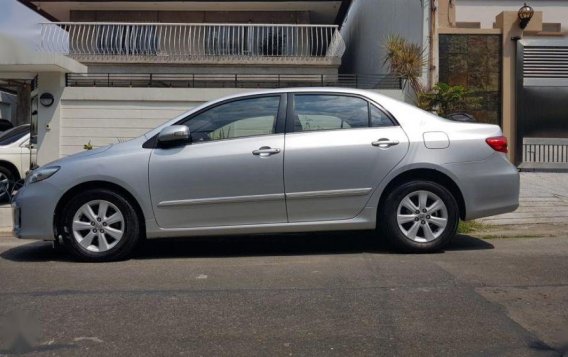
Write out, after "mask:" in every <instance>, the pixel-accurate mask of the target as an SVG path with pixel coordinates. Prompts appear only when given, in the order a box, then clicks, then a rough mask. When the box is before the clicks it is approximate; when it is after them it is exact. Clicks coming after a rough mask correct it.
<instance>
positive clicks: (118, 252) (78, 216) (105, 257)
mask: <svg viewBox="0 0 568 357" xmlns="http://www.w3.org/2000/svg"><path fill="white" fill-rule="evenodd" d="M139 223H140V222H139V219H138V216H137V214H136V211H135V209H134V207H133V206H132V204H131V203H130V202H129V201H128V200H127V199H125V198H124V197H122V196H121V195H119V194H118V193H116V192H113V191H110V190H89V191H86V192H83V193H80V194H78V195H77V196H75V197H73V198H72V199H71V200H70V201H69V202H68V203H67V205H66V206H65V208H64V210H63V224H64V229H63V231H64V233H65V234H64V243H65V247H66V248H67V249H68V250H69V252H70V253H71V254H73V255H74V256H75V257H76V258H78V259H80V260H86V261H112V260H120V259H125V258H127V257H128V256H129V255H130V254H131V253H132V251H133V250H134V248H135V247H136V245H137V243H138V241H139V239H140V224H139Z"/></svg>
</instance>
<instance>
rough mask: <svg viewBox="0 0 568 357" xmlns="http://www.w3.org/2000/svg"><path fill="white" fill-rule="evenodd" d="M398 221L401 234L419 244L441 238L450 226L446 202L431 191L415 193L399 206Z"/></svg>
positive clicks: (406, 197) (405, 198)
mask: <svg viewBox="0 0 568 357" xmlns="http://www.w3.org/2000/svg"><path fill="white" fill-rule="evenodd" d="M396 220H397V223H398V227H399V229H400V230H401V232H402V233H403V234H404V235H405V236H406V237H407V238H408V239H410V240H412V241H415V242H418V243H426V242H431V241H433V240H436V239H437V238H439V237H440V236H441V235H442V233H444V230H445V229H446V226H447V224H448V209H447V208H446V205H445V204H444V201H442V199H441V198H440V197H438V196H437V195H436V194H434V193H432V192H430V191H424V190H421V191H414V192H411V193H409V194H408V195H406V196H405V197H404V198H403V199H402V201H401V202H400V204H399V205H398V209H397V215H396Z"/></svg>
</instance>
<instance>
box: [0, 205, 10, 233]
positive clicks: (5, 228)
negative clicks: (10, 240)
mask: <svg viewBox="0 0 568 357" xmlns="http://www.w3.org/2000/svg"><path fill="white" fill-rule="evenodd" d="M10 231H12V209H11V208H10V205H0V234H4V233H3V232H10Z"/></svg>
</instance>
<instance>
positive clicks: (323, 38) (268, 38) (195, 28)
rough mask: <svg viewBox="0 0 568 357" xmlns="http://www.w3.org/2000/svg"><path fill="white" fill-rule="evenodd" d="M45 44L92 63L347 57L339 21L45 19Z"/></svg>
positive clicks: (324, 61) (322, 61) (321, 61)
mask: <svg viewBox="0 0 568 357" xmlns="http://www.w3.org/2000/svg"><path fill="white" fill-rule="evenodd" d="M40 49H41V50H42V51H44V52H47V53H56V54H63V55H67V56H69V57H72V58H74V59H76V60H78V61H80V62H87V63H182V64H183V63H186V64H189V63H191V64H259V63H260V64H263V63H270V64H290V65H295V64H298V65H299V64H318V65H335V66H338V65H339V64H340V63H341V56H342V55H343V53H344V51H345V43H344V42H343V39H342V37H341V34H340V33H339V28H338V26H336V25H273V24H209V23H197V24H165V23H101V22H96V23H85V22H75V23H72V22H59V23H44V24H42V27H41V43H40Z"/></svg>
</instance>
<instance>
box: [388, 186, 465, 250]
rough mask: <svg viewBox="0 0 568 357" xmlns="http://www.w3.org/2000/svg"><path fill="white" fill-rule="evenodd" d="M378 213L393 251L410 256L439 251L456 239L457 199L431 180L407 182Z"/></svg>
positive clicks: (394, 190)
mask: <svg viewBox="0 0 568 357" xmlns="http://www.w3.org/2000/svg"><path fill="white" fill-rule="evenodd" d="M424 197H426V199H425V200H426V203H425V204H424V203H422V201H424ZM408 200H410V202H409V201H408ZM424 210H426V211H424ZM417 211H418V213H417ZM379 214H380V217H378V218H379V219H378V220H377V221H378V222H379V225H380V228H381V229H380V230H381V231H382V233H383V234H384V235H386V237H387V238H388V240H389V241H390V242H391V243H392V244H393V245H394V246H395V247H396V248H398V249H399V250H401V251H404V252H412V253H429V252H435V251H439V250H441V249H442V248H444V247H445V246H446V245H447V244H448V243H449V242H450V241H451V240H452V239H453V238H454V237H455V235H456V231H457V228H458V223H459V209H458V205H457V202H456V199H455V198H454V196H453V195H452V194H451V192H450V191H448V190H447V189H446V188H445V187H443V186H441V185H440V184H438V183H436V182H432V181H410V182H406V183H404V184H402V185H400V186H398V187H396V188H395V189H393V190H392V191H391V192H389V193H388V196H387V198H386V200H385V201H384V204H383V207H382V210H381V212H379ZM399 214H400V215H399Z"/></svg>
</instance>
